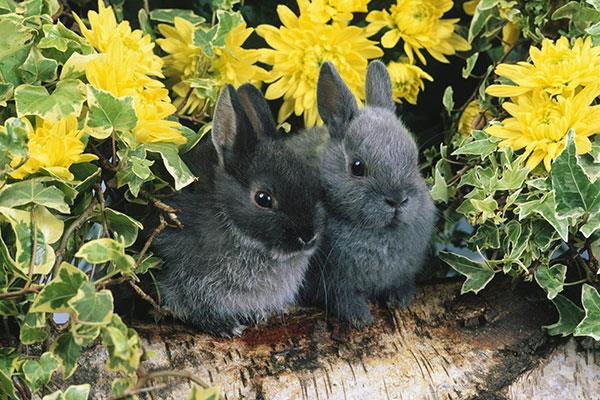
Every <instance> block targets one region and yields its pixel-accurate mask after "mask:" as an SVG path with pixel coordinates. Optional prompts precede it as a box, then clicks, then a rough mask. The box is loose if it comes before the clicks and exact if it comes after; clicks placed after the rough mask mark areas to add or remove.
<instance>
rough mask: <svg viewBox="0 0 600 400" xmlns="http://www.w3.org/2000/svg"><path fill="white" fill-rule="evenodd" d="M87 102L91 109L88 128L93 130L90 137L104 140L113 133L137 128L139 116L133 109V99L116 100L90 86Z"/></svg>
mask: <svg viewBox="0 0 600 400" xmlns="http://www.w3.org/2000/svg"><path fill="white" fill-rule="evenodd" d="M87 100H88V106H89V108H90V113H89V115H88V120H87V126H89V127H90V128H92V131H91V132H90V135H92V136H94V137H96V138H97V139H104V138H106V137H108V136H109V135H110V134H111V133H112V132H113V131H128V130H131V129H133V128H135V125H136V124H137V116H136V115H135V109H134V107H133V97H131V96H127V97H121V98H116V97H114V96H113V95H112V94H110V93H109V92H106V91H104V90H100V89H96V88H95V87H93V86H92V85H88V87H87ZM98 128H99V129H98ZM100 132H101V133H100Z"/></svg>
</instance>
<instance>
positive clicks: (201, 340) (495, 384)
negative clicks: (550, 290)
mask: <svg viewBox="0 0 600 400" xmlns="http://www.w3.org/2000/svg"><path fill="white" fill-rule="evenodd" d="M529 287H531V286H529ZM459 288H460V284H459V283H457V282H450V283H441V284H435V285H429V286H426V287H424V288H422V289H421V290H420V292H419V294H418V296H417V298H416V299H415V301H414V303H413V304H411V305H410V306H409V307H408V308H407V309H403V310H389V309H384V308H379V307H375V306H374V307H373V312H374V314H375V315H376V321H375V323H374V325H373V326H371V327H369V328H368V329H365V330H363V331H355V330H352V331H350V332H349V333H348V334H347V335H344V334H343V333H341V332H339V331H340V329H339V326H338V325H337V324H335V323H328V322H327V320H326V318H325V316H324V315H323V313H321V312H319V311H318V310H312V309H302V310H297V311H296V312H294V313H292V314H289V315H286V316H282V317H276V318H274V319H272V320H270V321H268V322H267V323H265V324H261V325H260V326H256V327H251V328H249V329H248V330H247V331H246V332H245V334H244V335H243V336H242V337H239V338H235V339H216V338H213V337H210V336H207V335H203V334H199V333H197V332H195V331H193V330H192V329H190V328H187V327H185V326H181V325H179V324H177V323H174V322H164V323H161V324H154V323H145V322H144V323H142V322H139V323H134V324H133V325H134V327H135V328H136V329H137V330H138V332H139V333H140V335H141V336H142V338H143V339H144V341H145V343H146V348H147V349H148V350H149V351H152V352H154V356H153V357H152V358H151V359H150V360H148V361H146V362H145V364H144V366H145V368H146V369H147V370H161V369H175V370H187V371H191V372H193V373H194V374H195V375H197V376H198V377H200V378H202V379H203V380H205V381H206V382H209V383H210V384H212V385H218V386H220V387H221V388H222V391H223V394H224V397H225V398H227V399H252V400H254V399H257V400H259V399H274V400H275V399H277V400H279V399H281V400H288V399H361V400H362V399H480V398H481V399H485V398H489V399H497V398H507V396H508V394H507V390H508V388H509V387H510V385H511V384H512V383H513V382H514V381H516V380H517V378H518V377H519V376H521V375H522V374H523V372H526V371H528V370H530V369H532V368H534V367H536V366H537V365H538V363H539V362H540V360H544V357H545V356H547V355H548V354H549V353H550V352H551V351H552V350H553V349H554V348H555V347H556V345H557V344H558V342H557V341H556V340H550V339H549V338H548V337H547V336H546V335H545V334H544V332H543V331H542V329H541V326H542V325H544V324H548V323H552V322H554V319H555V315H554V312H553V311H552V309H551V308H549V306H548V304H547V303H546V302H544V301H543V299H540V298H539V297H536V296H533V295H531V294H529V293H527V292H524V291H523V290H513V289H511V287H510V285H509V283H508V282H504V283H496V284H492V285H491V286H490V287H489V288H487V289H486V290H484V291H483V292H481V293H480V295H479V296H473V295H465V296H460V295H459ZM105 358H106V355H105V353H104V352H102V351H97V349H94V348H92V349H89V350H88V351H87V352H86V354H85V355H84V357H83V359H82V362H81V366H80V368H79V370H78V372H77V373H76V374H75V376H74V378H72V379H71V383H73V382H75V383H83V382H87V383H91V384H92V385H93V389H92V391H93V398H97V399H104V398H109V397H110V381H111V379H112V376H111V375H110V374H108V373H105V372H104V371H103V368H102V366H103V364H104V361H105ZM524 384H525V385H526V383H524ZM515 390H516V391H518V390H519V389H515ZM188 392H189V385H188V384H187V383H184V382H182V381H181V380H174V381H172V385H171V386H170V387H169V388H168V389H165V390H163V391H160V392H157V393H156V395H155V396H156V397H155V398H157V399H185V398H186V397H185V396H186V394H187V393H188ZM511 398H514V399H517V398H520V397H514V396H513V397H511ZM521 398H522V397H521Z"/></svg>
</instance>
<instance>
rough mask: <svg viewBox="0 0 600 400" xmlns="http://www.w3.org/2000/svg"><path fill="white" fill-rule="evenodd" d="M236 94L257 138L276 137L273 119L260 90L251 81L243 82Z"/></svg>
mask: <svg viewBox="0 0 600 400" xmlns="http://www.w3.org/2000/svg"><path fill="white" fill-rule="evenodd" d="M238 94H239V96H240V101H241V103H242V107H243V108H244V111H245V112H246V116H247V117H248V121H249V122H250V125H251V126H252V129H253V130H254V132H255V133H256V136H257V137H258V139H259V140H260V139H262V138H264V137H270V138H277V137H278V135H277V127H276V126H275V120H274V119H273V115H272V114H271V109H270V108H269V105H268V104H267V101H266V100H265V97H264V96H263V94H262V93H261V91H260V90H258V89H257V88H256V87H255V86H254V85H252V84H251V83H244V84H243V85H242V86H240V88H239V89H238Z"/></svg>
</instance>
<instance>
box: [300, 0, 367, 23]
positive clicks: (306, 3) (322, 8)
mask: <svg viewBox="0 0 600 400" xmlns="http://www.w3.org/2000/svg"><path fill="white" fill-rule="evenodd" d="M370 1H371V0H298V8H299V9H300V14H301V15H302V16H305V17H306V18H309V19H311V20H312V21H314V22H319V23H322V24H325V23H327V22H329V21H330V20H332V19H333V20H334V21H350V20H351V19H352V13H355V12H367V11H368V10H367V5H368V4H369V2H370Z"/></svg>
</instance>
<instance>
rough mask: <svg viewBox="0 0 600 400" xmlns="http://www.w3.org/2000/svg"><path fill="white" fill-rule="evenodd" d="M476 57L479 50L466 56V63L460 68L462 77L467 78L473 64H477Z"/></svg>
mask: <svg viewBox="0 0 600 400" xmlns="http://www.w3.org/2000/svg"><path fill="white" fill-rule="evenodd" d="M478 58H479V52H477V53H473V54H471V56H470V57H469V58H467V63H466V65H465V67H464V68H463V69H462V77H463V79H467V78H468V77H469V76H470V75H471V72H472V71H473V68H474V67H475V64H477V59H478Z"/></svg>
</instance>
